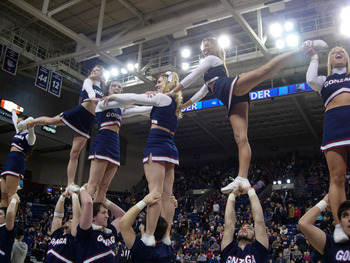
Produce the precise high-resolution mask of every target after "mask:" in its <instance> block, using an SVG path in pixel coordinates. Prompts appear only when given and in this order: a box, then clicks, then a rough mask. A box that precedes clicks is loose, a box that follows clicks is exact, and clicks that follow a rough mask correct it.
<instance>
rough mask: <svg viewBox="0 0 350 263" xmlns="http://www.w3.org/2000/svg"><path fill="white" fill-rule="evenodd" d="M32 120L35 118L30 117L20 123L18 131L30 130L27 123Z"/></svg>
mask: <svg viewBox="0 0 350 263" xmlns="http://www.w3.org/2000/svg"><path fill="white" fill-rule="evenodd" d="M31 120H34V118H33V117H28V118H27V119H25V120H23V121H20V122H19V123H18V124H17V129H18V130H20V131H23V130H27V129H28V127H27V121H31Z"/></svg>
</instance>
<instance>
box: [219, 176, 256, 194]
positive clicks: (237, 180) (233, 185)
mask: <svg viewBox="0 0 350 263" xmlns="http://www.w3.org/2000/svg"><path fill="white" fill-rule="evenodd" d="M230 180H232V183H230V184H228V185H226V186H225V187H223V188H221V192H222V193H223V194H230V193H231V192H232V191H233V189H235V188H236V187H238V185H239V184H240V185H242V186H243V187H251V185H250V183H249V181H248V179H246V178H243V177H240V176H237V177H236V178H235V179H233V178H232V177H230Z"/></svg>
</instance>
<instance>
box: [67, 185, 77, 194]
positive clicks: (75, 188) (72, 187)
mask: <svg viewBox="0 0 350 263" xmlns="http://www.w3.org/2000/svg"><path fill="white" fill-rule="evenodd" d="M69 190H71V191H72V192H73V193H76V194H79V192H80V186H79V185H77V184H75V183H71V184H70V185H68V186H67V187H66V192H68V191H69Z"/></svg>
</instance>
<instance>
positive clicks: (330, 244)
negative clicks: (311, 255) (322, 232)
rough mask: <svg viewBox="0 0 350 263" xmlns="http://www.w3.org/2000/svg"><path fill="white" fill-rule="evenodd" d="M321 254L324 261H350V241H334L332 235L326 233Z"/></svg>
mask: <svg viewBox="0 0 350 263" xmlns="http://www.w3.org/2000/svg"><path fill="white" fill-rule="evenodd" d="M323 256H324V258H325V262H350V241H347V242H345V243H335V242H334V238H333V236H331V235H329V234H326V245H325V247H324V249H323Z"/></svg>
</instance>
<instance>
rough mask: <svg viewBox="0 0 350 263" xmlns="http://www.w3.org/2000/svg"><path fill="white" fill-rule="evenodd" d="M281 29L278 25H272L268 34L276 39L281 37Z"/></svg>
mask: <svg viewBox="0 0 350 263" xmlns="http://www.w3.org/2000/svg"><path fill="white" fill-rule="evenodd" d="M282 32H283V28H282V26H281V24H280V23H274V24H271V25H270V34H271V35H272V36H273V37H275V38H277V37H280V36H282Z"/></svg>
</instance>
